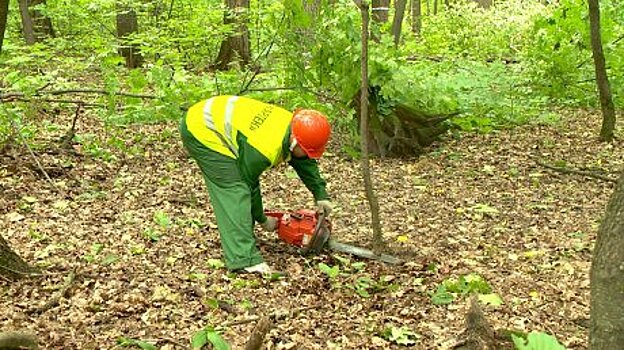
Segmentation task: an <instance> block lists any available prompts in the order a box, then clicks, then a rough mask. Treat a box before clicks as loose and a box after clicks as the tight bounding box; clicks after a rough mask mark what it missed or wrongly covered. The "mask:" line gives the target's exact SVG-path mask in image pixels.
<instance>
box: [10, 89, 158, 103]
mask: <svg viewBox="0 0 624 350" xmlns="http://www.w3.org/2000/svg"><path fill="white" fill-rule="evenodd" d="M68 94H98V95H107V96H124V97H134V98H145V99H155V98H156V96H154V95H143V94H131V93H127V92H121V91H118V92H115V91H106V90H99V89H66V90H52V91H37V93H35V94H33V95H32V96H38V97H39V96H45V95H53V96H58V95H68ZM16 98H18V99H19V98H28V96H26V95H25V94H23V93H21V92H11V93H8V94H3V95H0V101H4V100H9V101H10V100H13V99H16Z"/></svg>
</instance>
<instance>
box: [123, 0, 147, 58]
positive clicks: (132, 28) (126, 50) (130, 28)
mask: <svg viewBox="0 0 624 350" xmlns="http://www.w3.org/2000/svg"><path fill="white" fill-rule="evenodd" d="M138 31H139V22H138V19H137V15H136V12H135V11H134V9H132V8H131V7H129V6H128V5H126V4H124V3H122V2H118V3H117V38H118V39H119V41H120V44H121V46H120V48H119V54H120V55H121V56H122V57H123V58H125V59H126V67H128V68H138V67H140V66H141V65H142V64H143V56H141V51H140V49H139V48H138V47H137V45H134V44H132V43H130V42H129V40H128V36H130V35H132V34H133V33H138Z"/></svg>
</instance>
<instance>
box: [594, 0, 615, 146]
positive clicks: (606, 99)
mask: <svg viewBox="0 0 624 350" xmlns="http://www.w3.org/2000/svg"><path fill="white" fill-rule="evenodd" d="M589 29H590V32H591V43H592V53H593V58H594V66H595V69H596V85H597V86H598V93H599V95H600V108H601V109H602V128H601V129H600V139H601V140H602V141H607V142H610V141H611V140H613V130H614V129H615V107H614V105H613V97H612V96H611V88H610V86H609V77H608V76H607V69H606V64H605V56H604V52H603V51H602V36H601V35H600V4H599V2H598V0H589Z"/></svg>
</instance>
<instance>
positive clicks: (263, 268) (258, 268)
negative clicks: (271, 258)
mask: <svg viewBox="0 0 624 350" xmlns="http://www.w3.org/2000/svg"><path fill="white" fill-rule="evenodd" d="M243 270H245V272H250V273H260V274H263V275H268V274H271V273H273V269H271V267H270V266H269V265H267V263H265V262H263V263H260V264H257V265H254V266H249V267H245V268H243Z"/></svg>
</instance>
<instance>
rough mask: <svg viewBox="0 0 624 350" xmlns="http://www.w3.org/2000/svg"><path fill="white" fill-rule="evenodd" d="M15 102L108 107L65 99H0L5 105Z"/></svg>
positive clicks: (18, 97)
mask: <svg viewBox="0 0 624 350" xmlns="http://www.w3.org/2000/svg"><path fill="white" fill-rule="evenodd" d="M13 101H20V102H33V101H36V102H53V103H73V104H78V105H82V106H85V107H102V108H105V107H106V105H104V104H101V103H90V102H85V101H82V100H63V99H56V98H29V97H20V96H13V97H11V98H9V99H5V100H3V99H2V98H0V102H2V103H5V102H13Z"/></svg>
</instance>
